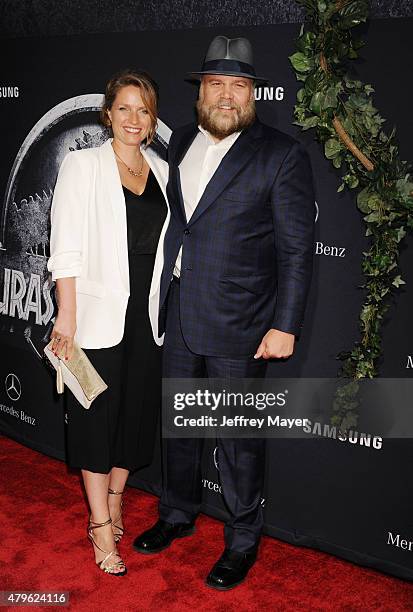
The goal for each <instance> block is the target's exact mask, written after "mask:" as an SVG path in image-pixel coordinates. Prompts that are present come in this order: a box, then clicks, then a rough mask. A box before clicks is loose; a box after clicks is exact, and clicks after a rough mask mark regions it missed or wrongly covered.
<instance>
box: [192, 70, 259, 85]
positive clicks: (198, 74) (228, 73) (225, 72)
mask: <svg viewBox="0 0 413 612" xmlns="http://www.w3.org/2000/svg"><path fill="white" fill-rule="evenodd" d="M204 74H222V75H223V76H235V77H237V76H238V77H245V78H246V79H251V80H252V81H259V82H260V83H268V80H269V79H267V78H265V77H260V76H254V75H253V74H248V73H247V72H234V71H231V70H203V71H200V72H189V76H190V77H192V78H194V79H196V80H199V79H200V78H201V76H203V75H204Z"/></svg>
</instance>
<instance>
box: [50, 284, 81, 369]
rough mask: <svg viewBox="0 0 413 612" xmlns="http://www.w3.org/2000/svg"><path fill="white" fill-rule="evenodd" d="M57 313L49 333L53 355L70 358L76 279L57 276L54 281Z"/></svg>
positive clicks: (74, 323) (74, 327)
mask: <svg viewBox="0 0 413 612" xmlns="http://www.w3.org/2000/svg"><path fill="white" fill-rule="evenodd" d="M56 297H57V304H58V314H57V317H56V321H55V324H54V327H53V331H52V333H51V334H50V339H51V340H53V344H52V346H51V349H52V351H53V352H54V354H55V355H58V357H60V358H61V359H66V360H67V359H70V358H71V357H72V355H73V338H74V335H75V333H76V279H75V278H73V277H71V278H58V279H57V281H56Z"/></svg>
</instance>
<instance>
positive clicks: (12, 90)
mask: <svg viewBox="0 0 413 612" xmlns="http://www.w3.org/2000/svg"><path fill="white" fill-rule="evenodd" d="M18 97H19V88H18V87H10V86H6V85H0V98H18Z"/></svg>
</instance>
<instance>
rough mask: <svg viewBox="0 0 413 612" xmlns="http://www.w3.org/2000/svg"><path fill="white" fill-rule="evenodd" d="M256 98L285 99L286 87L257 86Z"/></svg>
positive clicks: (257, 99)
mask: <svg viewBox="0 0 413 612" xmlns="http://www.w3.org/2000/svg"><path fill="white" fill-rule="evenodd" d="M254 95H255V100H256V101H257V102H259V101H260V100H277V101H279V100H283V99H284V87H256V88H255V94H254Z"/></svg>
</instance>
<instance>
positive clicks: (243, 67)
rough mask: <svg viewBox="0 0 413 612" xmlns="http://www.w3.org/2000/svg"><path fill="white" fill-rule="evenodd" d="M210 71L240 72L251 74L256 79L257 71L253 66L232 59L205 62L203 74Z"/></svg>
mask: <svg viewBox="0 0 413 612" xmlns="http://www.w3.org/2000/svg"><path fill="white" fill-rule="evenodd" d="M207 70H208V71H210V70H219V72H240V73H247V74H250V75H251V76H252V77H255V70H254V68H253V67H252V66H251V64H246V63H245V62H239V61H238V60H231V59H218V60H210V61H209V62H205V63H204V65H203V66H202V72H205V71H207Z"/></svg>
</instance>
